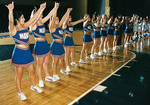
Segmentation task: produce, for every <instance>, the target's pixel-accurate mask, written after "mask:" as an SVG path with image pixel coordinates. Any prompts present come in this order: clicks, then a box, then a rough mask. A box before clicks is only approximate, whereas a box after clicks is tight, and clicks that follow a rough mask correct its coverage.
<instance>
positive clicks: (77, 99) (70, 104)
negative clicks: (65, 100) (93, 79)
mask: <svg viewBox="0 0 150 105" xmlns="http://www.w3.org/2000/svg"><path fill="white" fill-rule="evenodd" d="M130 52H131V51H130ZM131 53H133V52H131ZM133 54H134V53H133ZM135 57H136V55H135V54H134V57H133V58H131V59H130V60H129V61H128V62H126V63H125V64H123V65H122V66H120V67H119V68H118V69H117V70H116V71H114V72H113V73H111V74H110V75H109V76H107V77H106V78H105V79H103V80H102V81H100V82H99V83H97V84H96V85H95V86H93V87H92V88H90V89H89V90H87V91H86V92H85V93H83V94H82V95H80V96H79V97H78V98H76V99H75V100H73V101H72V102H71V103H69V104H68V105H72V104H74V103H76V102H77V101H79V100H80V99H81V98H82V97H84V96H85V95H87V94H88V93H89V92H91V91H92V90H93V89H94V88H96V87H97V86H98V85H100V84H101V83H103V82H104V81H106V80H107V79H108V78H110V77H111V76H112V75H113V74H115V73H116V72H117V71H119V70H120V69H121V68H123V67H124V66H125V65H126V64H128V63H129V62H130V61H132V60H133V59H134V58H135Z"/></svg>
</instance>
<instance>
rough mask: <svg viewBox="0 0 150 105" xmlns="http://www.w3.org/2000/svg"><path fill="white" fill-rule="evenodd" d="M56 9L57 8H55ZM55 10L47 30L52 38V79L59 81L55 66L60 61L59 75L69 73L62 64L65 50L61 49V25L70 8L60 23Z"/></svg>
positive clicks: (70, 9)
mask: <svg viewBox="0 0 150 105" xmlns="http://www.w3.org/2000/svg"><path fill="white" fill-rule="evenodd" d="M57 9H58V8H57ZM57 9H56V11H55V12H54V14H53V17H52V20H51V21H50V26H49V30H50V33H51V36H52V38H53V42H52V43H51V45H50V50H51V56H52V58H53V63H52V69H53V78H54V79H56V80H60V78H59V76H58V75H57V64H58V61H59V59H60V65H61V70H60V72H61V73H64V74H66V75H68V74H69V73H68V72H67V71H66V70H65V63H64V55H65V50H64V47H63V30H62V28H61V27H62V25H63V23H64V21H65V19H66V18H67V17H69V14H70V12H71V11H72V8H69V9H68V10H67V12H66V13H65V15H64V16H63V17H62V19H61V21H60V22H59V18H58V17H56V16H57Z"/></svg>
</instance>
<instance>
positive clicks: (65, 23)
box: [62, 8, 72, 29]
mask: <svg viewBox="0 0 150 105" xmlns="http://www.w3.org/2000/svg"><path fill="white" fill-rule="evenodd" d="M69 11H70V12H71V11H72V8H70V10H69ZM70 12H68V14H67V16H66V19H65V21H64V23H63V27H62V28H63V29H66V28H67V22H68V19H69V15H70Z"/></svg>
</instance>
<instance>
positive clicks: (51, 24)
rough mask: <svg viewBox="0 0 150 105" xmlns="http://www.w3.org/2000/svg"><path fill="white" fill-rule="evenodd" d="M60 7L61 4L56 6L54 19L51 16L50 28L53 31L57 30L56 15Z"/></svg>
mask: <svg viewBox="0 0 150 105" xmlns="http://www.w3.org/2000/svg"><path fill="white" fill-rule="evenodd" d="M58 8H59V4H58V5H57V7H56V11H55V12H54V14H53V16H52V19H51V17H50V24H49V29H50V32H51V33H53V32H54V31H55V21H56V16H57V10H58Z"/></svg>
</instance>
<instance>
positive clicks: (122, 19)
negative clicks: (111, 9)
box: [120, 16, 124, 24]
mask: <svg viewBox="0 0 150 105" xmlns="http://www.w3.org/2000/svg"><path fill="white" fill-rule="evenodd" d="M123 23H124V16H123V17H122V21H121V22H120V24H123Z"/></svg>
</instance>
